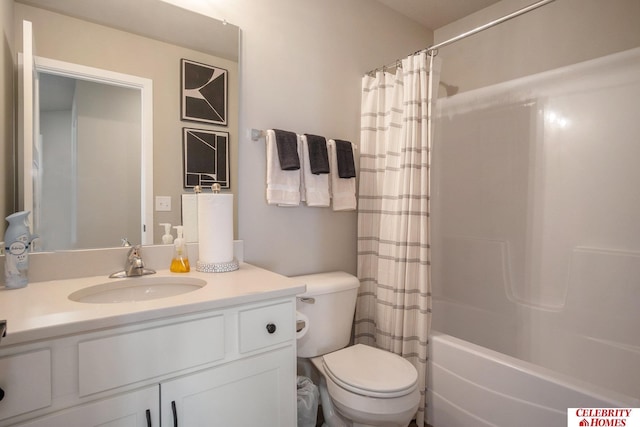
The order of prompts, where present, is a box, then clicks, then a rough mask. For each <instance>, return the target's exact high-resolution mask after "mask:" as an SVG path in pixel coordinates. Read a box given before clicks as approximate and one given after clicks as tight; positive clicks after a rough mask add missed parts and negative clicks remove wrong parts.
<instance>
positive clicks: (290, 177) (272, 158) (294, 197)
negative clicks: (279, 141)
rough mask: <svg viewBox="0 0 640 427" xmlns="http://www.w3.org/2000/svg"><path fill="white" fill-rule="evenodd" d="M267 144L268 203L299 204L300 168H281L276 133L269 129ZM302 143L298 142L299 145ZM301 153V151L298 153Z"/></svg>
mask: <svg viewBox="0 0 640 427" xmlns="http://www.w3.org/2000/svg"><path fill="white" fill-rule="evenodd" d="M266 145H267V203H268V204H270V205H281V206H298V205H299V204H300V170H289V171H285V170H282V169H281V168H280V160H279V159H278V148H277V146H276V133H275V132H274V131H273V130H272V129H269V130H268V131H267V137H266ZM299 146H300V144H298V147H299ZM298 154H299V153H298Z"/></svg>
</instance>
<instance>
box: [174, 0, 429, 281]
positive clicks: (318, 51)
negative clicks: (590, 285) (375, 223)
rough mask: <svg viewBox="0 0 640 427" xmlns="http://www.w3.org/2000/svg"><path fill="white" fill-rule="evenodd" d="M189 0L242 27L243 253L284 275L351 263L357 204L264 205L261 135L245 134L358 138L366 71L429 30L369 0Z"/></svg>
mask: <svg viewBox="0 0 640 427" xmlns="http://www.w3.org/2000/svg"><path fill="white" fill-rule="evenodd" d="M171 2H173V3H180V4H183V5H184V4H185V3H188V2H187V1H184V0H180V1H179V2H178V1H176V0H174V1H171ZM192 3H194V4H193V6H192V8H193V9H194V10H196V11H199V12H202V13H205V14H210V15H211V16H214V17H217V18H219V19H227V20H228V21H229V22H231V23H233V24H236V25H238V26H239V27H240V28H241V31H242V36H241V45H242V47H241V52H240V54H241V60H240V62H241V88H240V92H241V95H240V106H241V107H240V108H241V113H240V141H239V144H240V158H239V161H240V177H239V180H240V182H239V189H238V198H239V218H238V220H239V237H240V238H241V239H243V240H244V245H245V259H246V260H247V261H248V262H251V263H254V264H256V265H259V266H262V267H265V268H269V269H271V270H274V271H276V272H279V273H282V274H286V275H295V274H303V273H313V272H319V271H329V270H344V271H347V272H351V273H355V270H356V259H357V254H356V232H357V230H356V228H357V222H356V214H355V213H353V212H333V211H332V210H330V209H327V208H307V207H295V208H279V207H275V206H268V205H267V203H266V201H265V174H266V167H265V145H264V141H263V140H261V141H259V142H253V141H251V139H250V137H249V131H250V129H251V128H257V129H269V128H282V129H289V130H292V131H296V132H300V133H304V132H306V133H314V134H319V135H324V136H326V137H329V138H342V139H347V140H351V141H353V142H356V143H357V142H358V140H359V134H360V131H359V127H360V85H361V83H360V82H361V77H362V75H363V74H364V73H365V72H366V71H369V70H371V69H373V68H375V67H378V66H381V65H384V64H386V63H389V62H391V61H394V60H395V59H397V58H400V57H404V56H406V55H407V54H409V53H411V52H413V51H415V50H418V49H420V48H424V47H426V46H428V45H430V44H431V41H432V34H431V32H430V31H427V30H425V29H424V28H422V27H420V26H418V25H417V24H415V23H414V22H413V21H411V20H409V19H407V18H405V17H402V16H400V15H398V14H396V13H394V12H393V11H391V10H390V9H388V8H386V7H384V6H382V5H381V4H379V3H377V2H374V1H370V0H348V1H345V0H323V1H310V0H306V1H301V0H269V1H263V0H235V1H233V2H227V3H226V4H224V5H222V4H220V5H219V6H213V5H209V6H208V7H205V5H204V3H203V2H192ZM196 3H198V4H196ZM210 3H213V2H210Z"/></svg>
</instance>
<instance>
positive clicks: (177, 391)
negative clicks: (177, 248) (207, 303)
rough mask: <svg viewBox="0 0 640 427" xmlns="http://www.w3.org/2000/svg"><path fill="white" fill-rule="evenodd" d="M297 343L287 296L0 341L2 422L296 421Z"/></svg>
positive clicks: (116, 426) (228, 425)
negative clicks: (14, 341) (45, 338)
mask: <svg viewBox="0 0 640 427" xmlns="http://www.w3.org/2000/svg"><path fill="white" fill-rule="evenodd" d="M295 345H296V343H295V297H294V296H289V297H286V298H276V299H271V300H264V301H260V302H253V303H251V304H241V305H236V306H231V307H226V308H220V309H216V310H204V311H199V312H196V313H191V314H183V315H172V316H167V317H164V318H158V319H157V320H152V321H145V322H138V323H133V324H128V325H125V326H122V327H111V328H104V329H101V330H94V331H87V332H84V333H79V334H74V335H70V336H64V337H60V338H58V339H52V340H48V341H39V342H35V343H27V344H23V345H16V346H12V347H8V348H5V349H1V348H0V387H1V388H2V389H3V390H4V391H5V393H6V394H5V398H4V399H3V400H2V401H0V426H21V427H74V426H77V427H89V426H109V427H125V426H126V427H148V426H153V427H156V426H160V425H162V426H163V427H168V426H169V427H171V426H174V425H175V424H174V420H175V419H177V425H178V426H180V427H192V426H206V427H216V426H220V427H232V426H238V427H246V426H249V425H259V426H278V427H287V426H291V427H294V426H295V425H296V385H295V383H296V381H295V375H296V368H295V356H296V350H295V349H296V347H295ZM18 362H19V363H18ZM14 393H16V395H15V396H14Z"/></svg>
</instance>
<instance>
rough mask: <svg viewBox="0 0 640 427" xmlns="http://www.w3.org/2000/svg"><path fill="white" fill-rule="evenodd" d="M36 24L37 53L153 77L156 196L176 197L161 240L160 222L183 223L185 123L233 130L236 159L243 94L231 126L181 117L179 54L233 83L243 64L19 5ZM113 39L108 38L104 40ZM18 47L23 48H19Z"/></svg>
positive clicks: (233, 103)
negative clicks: (222, 71)
mask: <svg viewBox="0 0 640 427" xmlns="http://www.w3.org/2000/svg"><path fill="white" fill-rule="evenodd" d="M23 19H27V20H29V21H31V22H32V23H33V28H34V39H35V44H36V50H35V54H36V55H37V56H43V57H47V58H52V59H57V60H60V61H66V62H72V63H77V64H83V65H87V66H91V67H96V68H103V69H107V70H111V71H117V72H121V73H126V74H132V75H135V76H140V77H145V78H149V79H152V80H153V102H154V116H153V135H154V155H153V163H154V174H153V180H154V195H160V196H171V197H172V209H173V210H172V212H154V224H153V227H154V240H155V242H156V243H160V242H161V241H162V240H161V237H162V234H163V232H164V230H163V228H162V227H160V226H159V225H158V224H159V223H162V222H169V223H171V224H174V225H176V224H180V223H181V222H182V220H181V212H180V208H179V207H180V195H181V194H182V192H183V187H182V182H183V179H182V128H183V127H196V128H200V129H214V130H222V131H231V130H232V131H231V135H230V137H231V153H230V155H231V162H232V163H233V162H234V161H236V160H235V159H237V158H238V154H237V151H236V150H237V146H238V144H237V141H238V135H237V134H236V132H237V131H236V129H237V128H238V114H237V112H238V95H237V93H236V92H235V91H230V94H229V126H228V128H227V127H216V126H207V125H205V124H200V123H192V122H184V121H181V120H180V59H181V58H188V59H191V60H194V61H198V62H202V63H205V64H211V65H215V66H218V67H221V68H225V69H227V70H228V71H229V87H237V85H238V64H237V63H235V62H232V61H228V60H225V59H221V58H217V57H213V56H210V55H207V54H204V53H201V52H197V51H194V50H189V49H185V48H182V47H179V46H175V45H171V44H167V43H162V42H158V41H156V40H151V39H148V38H144V37H138V36H135V35H132V34H130V33H126V32H122V31H117V30H114V29H111V28H108V27H104V26H100V25H95V24H92V23H89V22H86V21H81V20H77V19H73V18H69V17H66V16H64V15H60V14H56V13H52V12H49V11H45V10H43V9H38V8H33V7H30V6H26V5H23V4H19V3H16V4H15V22H22V20H23ZM20 37H21V27H17V26H16V39H19V38H20ZM104 40H108V42H104ZM16 49H19V48H16ZM236 172H237V168H233V169H232V176H231V187H232V188H231V190H232V192H234V193H235V192H237V182H238V179H237V176H235V173H236Z"/></svg>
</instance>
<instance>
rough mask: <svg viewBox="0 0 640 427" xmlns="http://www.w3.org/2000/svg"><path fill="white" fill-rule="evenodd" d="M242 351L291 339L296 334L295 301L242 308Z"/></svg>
mask: <svg viewBox="0 0 640 427" xmlns="http://www.w3.org/2000/svg"><path fill="white" fill-rule="evenodd" d="M238 319H239V323H240V326H239V331H238V332H239V334H240V336H239V342H240V353H246V352H249V351H253V350H257V349H259V348H263V347H268V346H270V345H274V344H279V343H282V342H285V341H287V340H290V339H292V338H293V336H294V329H295V327H294V323H295V315H294V310H293V303H291V302H285V303H279V304H274V305H268V306H263V307H258V308H251V309H247V310H240V312H239V314H238Z"/></svg>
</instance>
